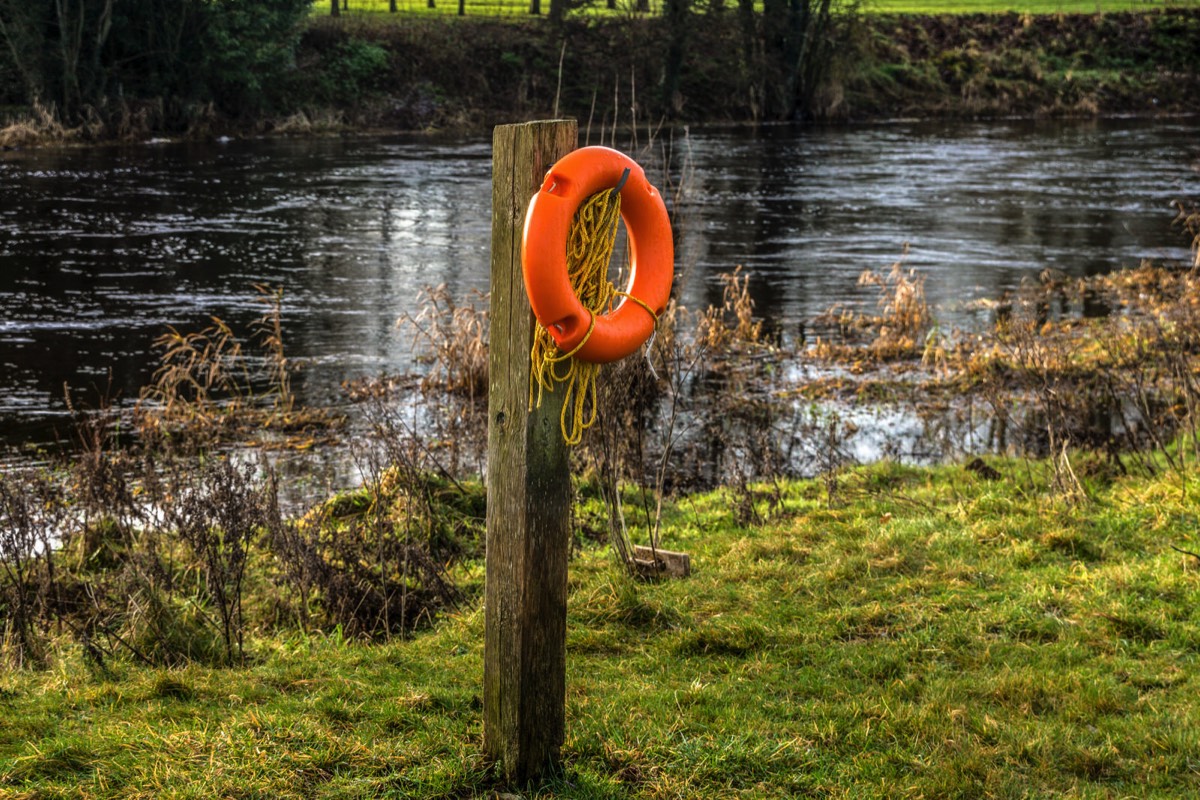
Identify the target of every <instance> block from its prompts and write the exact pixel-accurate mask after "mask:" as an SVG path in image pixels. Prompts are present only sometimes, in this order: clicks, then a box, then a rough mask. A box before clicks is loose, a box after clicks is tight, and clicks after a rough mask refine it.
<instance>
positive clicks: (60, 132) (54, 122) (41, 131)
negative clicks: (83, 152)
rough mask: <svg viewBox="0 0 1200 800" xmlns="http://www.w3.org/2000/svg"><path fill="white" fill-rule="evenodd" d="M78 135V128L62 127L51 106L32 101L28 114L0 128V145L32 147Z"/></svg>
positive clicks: (60, 141)
mask: <svg viewBox="0 0 1200 800" xmlns="http://www.w3.org/2000/svg"><path fill="white" fill-rule="evenodd" d="M78 136H79V130H78V129H75V128H67V127H64V126H63V124H62V123H61V122H59V120H58V114H57V113H56V112H55V110H54V108H53V107H46V106H43V105H42V104H41V103H34V105H33V108H32V109H31V111H30V114H29V116H27V117H25V118H24V119H19V120H17V121H16V122H13V123H11V124H10V125H7V126H5V127H3V128H0V147H3V148H14V147H32V146H35V145H44V144H62V143H63V142H69V141H72V140H74V139H76V138H78Z"/></svg>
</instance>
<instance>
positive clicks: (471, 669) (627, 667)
mask: <svg viewBox="0 0 1200 800" xmlns="http://www.w3.org/2000/svg"><path fill="white" fill-rule="evenodd" d="M990 466H991V467H992V468H993V469H995V470H996V472H995V473H991V472H986V471H983V470H979V469H975V470H965V469H963V468H962V467H945V468H939V469H931V470H925V469H914V468H906V467H901V466H896V465H894V464H881V465H877V466H875V467H871V468H860V469H856V470H852V471H848V472H845V473H843V474H841V475H840V476H839V478H838V480H837V482H836V490H835V492H834V494H833V496H832V497H831V496H830V495H829V494H828V491H829V488H830V486H829V485H828V484H817V483H813V482H803V481H801V482H791V483H787V484H786V485H785V486H784V487H783V503H782V505H781V506H779V507H777V508H776V509H775V510H774V511H773V512H771V514H770V516H769V518H768V520H767V521H766V522H765V523H763V524H762V525H760V526H757V527H745V526H743V525H740V524H738V523H737V522H736V521H735V519H734V515H733V513H732V511H731V507H732V505H733V503H732V501H731V499H730V498H729V496H727V495H726V494H724V493H723V492H720V491H719V492H716V493H711V494H702V495H696V496H690V497H684V498H681V499H679V500H677V501H676V502H674V503H672V504H671V505H670V507H669V508H668V511H667V515H666V528H665V531H666V534H665V536H666V538H665V541H664V544H665V545H667V546H670V547H674V548H678V549H683V550H687V551H689V552H690V553H691V554H692V557H693V559H694V564H695V572H694V574H693V576H692V577H691V578H689V579H686V580H677V581H667V582H663V583H656V584H655V583H651V584H644V583H643V584H638V583H633V582H631V581H630V580H629V579H627V578H626V577H624V576H623V574H622V573H621V571H620V570H619V569H618V567H617V566H616V564H615V563H614V561H613V557H612V555H611V553H610V552H609V550H608V549H607V548H606V547H601V546H596V545H584V546H583V547H582V548H581V549H580V551H579V552H578V554H577V556H576V557H575V558H574V560H573V562H572V564H571V567H570V600H569V622H568V673H569V675H568V707H567V720H568V730H567V742H566V747H565V752H564V772H563V773H562V775H561V776H560V777H558V778H557V779H555V780H552V781H551V782H550V783H549V784H547V785H546V786H544V787H542V788H540V789H538V790H536V791H530V792H528V793H527V794H526V795H525V796H538V797H578V798H583V797H604V798H618V797H681V796H682V797H732V796H738V797H762V798H771V797H782V796H802V795H805V796H806V795H810V794H811V795H814V796H829V797H854V798H863V797H985V796H986V797H1029V796H1052V795H1053V796H1059V795H1061V796H1069V797H1097V798H1099V797H1124V796H1138V797H1182V796H1187V795H1188V794H1189V793H1190V792H1192V791H1194V789H1195V786H1196V785H1197V782H1198V781H1200V766H1198V765H1197V762H1196V755H1195V754H1196V753H1197V752H1200V706H1198V704H1197V700H1196V696H1197V686H1196V676H1195V674H1194V670H1193V669H1192V666H1193V665H1194V663H1195V661H1196V657H1197V652H1198V651H1200V610H1198V609H1200V560H1198V559H1197V558H1196V557H1194V556H1191V555H1185V554H1182V553H1180V552H1177V551H1175V550H1174V549H1172V546H1177V547H1180V548H1182V549H1185V550H1192V551H1196V550H1200V542H1198V541H1197V539H1196V537H1197V534H1196V530H1197V522H1198V519H1197V515H1196V505H1195V498H1196V490H1197V485H1196V483H1195V478H1194V476H1189V478H1188V479H1187V480H1186V481H1183V480H1182V479H1181V478H1180V476H1179V475H1178V474H1177V473H1174V472H1172V471H1169V470H1168V471H1165V472H1164V473H1162V474H1161V475H1160V476H1159V477H1157V478H1117V479H1110V478H1106V477H1104V475H1105V474H1106V473H1105V471H1104V470H1096V471H1094V473H1089V464H1088V462H1086V460H1085V461H1083V462H1079V463H1077V464H1076V470H1077V471H1078V472H1080V473H1081V474H1082V475H1084V476H1085V477H1083V478H1082V481H1083V484H1084V486H1085V488H1086V495H1087V499H1082V498H1080V497H1073V496H1068V495H1064V494H1063V493H1062V492H1061V491H1059V490H1058V489H1056V488H1055V480H1054V475H1055V472H1056V471H1055V469H1054V468H1053V466H1052V465H1051V464H1049V463H1046V462H1037V461H1004V460H997V461H992V462H991V463H990ZM1089 474H1092V475H1093V476H1092V477H1087V476H1088V475H1089ZM585 496H586V492H585ZM629 505H630V507H631V508H633V507H635V505H636V504H634V503H630V504H629ZM598 512H599V509H598V507H597V506H596V505H595V503H594V502H592V501H585V502H584V505H583V507H582V510H581V515H582V518H583V519H585V520H586V519H587V518H588V517H589V516H590V515H592V514H596V513H598ZM634 513H636V512H634ZM763 513H764V514H765V513H767V512H766V509H765V508H764V509H763ZM463 569H464V573H463V575H462V577H463V579H464V580H465V581H466V582H467V583H468V584H470V583H476V584H477V583H478V582H479V581H480V580H481V578H482V576H481V574H480V567H479V565H478V562H468V563H467V565H466V566H465V567H464V568H463ZM482 625H483V615H482V611H481V610H480V609H478V608H471V609H466V610H463V611H460V612H459V613H457V614H455V615H451V616H450V617H448V618H447V619H445V620H444V621H443V622H442V623H440V624H439V625H438V626H437V627H436V628H435V629H433V630H429V631H426V632H424V633H420V634H417V635H416V636H415V637H414V638H412V639H411V640H408V641H402V640H393V641H391V642H390V643H381V644H374V645H365V644H360V643H354V642H347V641H343V640H341V639H339V638H338V637H336V636H334V637H330V636H320V635H313V636H304V635H300V634H296V635H293V636H290V637H286V638H278V637H267V638H261V639H257V640H254V641H252V643H251V646H250V650H251V653H252V663H251V665H250V666H247V667H245V668H235V669H219V668H208V667H201V666H196V665H191V666H186V667H183V668H180V669H172V670H168V669H161V668H146V667H140V666H135V665H133V664H129V663H123V664H119V665H116V666H115V668H114V669H113V671H111V672H109V673H107V674H103V675H101V674H93V675H92V676H91V677H85V676H86V675H87V671H86V669H85V666H84V664H83V663H82V662H81V656H80V655H79V654H78V652H76V651H75V650H73V649H67V650H65V651H63V652H61V653H59V654H57V658H56V661H55V664H56V665H55V666H53V667H51V668H50V669H47V670H45V671H21V672H8V673H4V674H3V675H2V676H0V723H2V724H0V793H3V794H4V795H5V796H8V797H29V798H33V797H162V796H179V797H202V796H204V797H207V796H238V797H250V796H266V795H271V796H275V797H279V798H289V797H360V796H394V797H473V796H488V793H489V792H491V791H493V790H496V789H504V788H505V787H502V786H497V785H496V784H495V783H494V779H493V777H492V772H491V771H490V769H489V768H488V766H487V765H486V764H485V763H483V761H482V760H481V757H480V750H481V748H480V735H481V725H482V721H481V711H480V705H479V694H480V681H481V673H482V646H483V645H482V640H483V636H482Z"/></svg>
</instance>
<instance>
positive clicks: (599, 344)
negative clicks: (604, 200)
mask: <svg viewBox="0 0 1200 800" xmlns="http://www.w3.org/2000/svg"><path fill="white" fill-rule="evenodd" d="M626 170H629V177H628V178H627V179H626V180H625V183H624V185H623V186H622V187H621V218H622V219H623V220H624V221H625V230H626V232H627V234H628V236H629V251H630V256H629V260H630V279H629V285H628V286H627V287H626V288H625V293H626V294H628V295H629V296H630V297H629V298H626V299H625V300H626V301H625V302H622V303H621V304H620V305H618V306H617V307H616V308H614V309H613V310H612V311H611V312H609V313H607V314H600V315H597V316H596V318H595V326H594V327H593V326H592V312H590V311H589V310H588V309H586V308H585V307H584V306H583V304H582V303H580V302H579V298H578V297H577V296H576V294H575V291H574V290H573V289H572V288H571V281H570V279H569V278H568V276H567V264H566V259H567V231H568V229H569V228H570V225H571V219H572V218H573V217H574V216H575V212H576V211H577V210H578V209H579V206H580V205H581V204H582V203H583V201H584V200H586V199H587V198H589V197H591V196H592V195H593V194H595V193H596V192H599V191H602V190H604V189H612V188H614V187H616V186H617V185H618V184H619V183H620V181H621V178H622V176H623V175H624V174H625V171H626ZM521 267H522V272H523V274H524V276H525V290H526V292H527V293H528V294H529V304H530V305H531V306H533V313H534V315H535V316H536V317H537V320H538V322H539V323H541V325H542V327H544V328H545V329H546V330H547V331H549V332H550V336H551V337H553V339H554V342H555V344H557V345H558V348H559V350H561V351H563V352H564V353H569V352H571V351H572V350H575V349H576V348H579V349H578V351H577V352H575V357H576V358H578V359H580V360H582V361H590V362H592V363H594V364H604V363H607V362H609V361H616V360H618V359H621V358H624V357H625V356H627V355H629V354H630V353H633V352H634V351H636V350H637V349H638V348H639V347H641V346H642V343H643V342H645V341H646V340H647V339H649V338H650V335H651V334H652V333H653V332H654V325H655V321H656V319H657V317H658V316H660V315H661V314H662V313H663V311H665V310H666V306H667V300H668V299H670V296H671V282H672V280H673V279H674V277H675V245H674V243H673V242H672V240H671V220H670V218H669V217H668V216H667V207H666V206H665V205H664V204H663V200H662V197H661V196H660V195H659V193H658V191H657V190H656V189H655V188H654V187H653V186H651V185H650V182H649V181H647V180H646V173H645V171H644V170H643V169H642V168H641V167H640V166H638V164H637V162H635V161H634V160H633V159H631V158H629V156H627V155H625V154H624V153H620V152H618V151H616V150H613V149H611V148H608V147H583V148H580V149H579V150H575V151H573V152H571V153H568V154H567V155H565V156H563V157H562V158H561V159H559V160H558V162H557V163H555V165H554V166H553V167H551V168H550V171H549V172H548V173H547V174H546V180H544V181H543V182H542V188H541V189H540V190H539V191H538V193H537V194H536V195H534V196H533V199H532V200H530V201H529V210H528V211H527V212H526V214H525V233H524V236H523V237H522V241H521ZM630 298H636V299H637V300H639V301H641V302H640V303H639V302H629V300H630ZM642 303H644V304H645V306H642ZM651 310H652V311H653V312H654V316H653V317H652V316H651V315H650V314H649V313H648V312H649V311H651ZM589 329H590V330H591V335H588V331H589ZM585 338H586V339H587V341H584V339H585ZM581 343H582V346H581Z"/></svg>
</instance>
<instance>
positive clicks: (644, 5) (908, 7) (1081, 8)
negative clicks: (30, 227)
mask: <svg viewBox="0 0 1200 800" xmlns="http://www.w3.org/2000/svg"><path fill="white" fill-rule="evenodd" d="M851 1H852V2H853V4H854V5H855V7H857V8H858V9H859V10H861V11H865V12H867V13H891V14H969V13H1005V12H1016V13H1022V14H1023V13H1029V14H1103V13H1110V12H1117V11H1152V10H1155V9H1171V8H1183V9H1187V8H1191V9H1195V8H1200V0H851ZM333 2H334V0H316V2H314V4H313V14H314V15H318V16H329V15H331V14H332V3H333ZM664 2H665V0H591V1H590V2H585V3H584V4H583V5H576V3H575V2H572V3H571V6H572V8H571V10H570V12H569V13H570V14H571V15H572V16H580V15H587V16H598V17H605V16H609V17H622V16H624V17H633V16H653V15H656V14H662V13H663V4H664ZM337 3H338V13H339V14H340V15H348V16H367V15H371V16H376V15H388V14H392V13H395V14H397V15H408V16H413V15H416V16H472V17H505V18H510V19H518V18H526V19H537V18H538V17H547V16H549V13H550V0H337ZM836 4H837V3H835V5H836ZM738 5H739V2H738V0H691V7H692V9H693V10H694V11H698V12H701V13H703V12H711V11H717V10H720V9H728V10H736V9H737V7H738ZM754 9H755V11H761V10H762V0H754Z"/></svg>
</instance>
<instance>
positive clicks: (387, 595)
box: [272, 404, 485, 638]
mask: <svg viewBox="0 0 1200 800" xmlns="http://www.w3.org/2000/svg"><path fill="white" fill-rule="evenodd" d="M373 414H374V418H373V421H372V425H371V430H372V433H371V436H370V437H369V440H364V441H362V442H360V443H359V444H358V446H357V456H356V457H357V459H358V461H359V466H360V470H361V471H362V472H363V474H364V477H365V480H364V483H363V486H362V487H361V488H360V489H357V490H355V491H352V492H348V493H345V494H342V495H339V496H338V497H335V498H333V499H332V500H330V501H328V502H325V503H323V504H321V505H319V506H317V507H316V508H314V509H313V510H312V511H310V512H309V513H308V514H307V515H305V517H304V518H303V519H300V520H298V521H296V522H295V523H291V524H288V525H285V526H283V527H282V528H281V529H280V530H279V531H278V532H277V533H276V535H275V536H274V537H273V539H272V542H273V548H274V552H275V554H276V557H277V559H278V561H279V563H280V564H281V565H282V568H283V578H284V580H285V581H286V582H287V583H289V584H290V585H291V587H292V589H293V591H292V594H293V597H295V598H296V599H297V601H298V602H299V604H300V605H299V606H298V607H297V608H296V610H295V613H296V616H297V618H298V619H299V620H300V621H301V623H302V624H304V625H317V626H319V627H323V628H339V629H340V630H342V632H343V633H345V634H346V635H349V636H365V637H372V638H378V637H384V638H386V637H390V636H392V635H394V634H399V635H407V634H408V633H410V632H412V631H413V630H416V629H417V628H419V627H422V626H424V625H428V624H429V623H431V622H432V621H433V619H434V618H435V616H436V614H437V613H438V612H439V611H440V610H442V609H444V608H448V607H453V606H454V605H456V604H457V603H458V602H459V601H460V600H461V593H460V591H459V589H458V587H457V586H456V584H455V582H454V580H453V579H452V578H451V576H450V574H449V568H450V566H451V565H453V564H454V563H455V562H456V561H457V560H458V559H459V558H462V557H463V556H464V555H467V554H469V553H472V552H475V550H474V548H475V547H476V546H477V544H476V543H477V542H478V541H479V539H480V533H481V531H482V526H483V517H484V514H485V510H484V503H485V498H484V495H483V490H482V488H481V487H479V486H478V484H471V485H464V484H462V483H459V482H458V481H457V480H455V479H454V478H453V476H452V475H451V474H450V472H449V471H448V470H447V469H445V467H443V466H442V465H441V464H440V463H439V462H438V461H437V459H436V457H435V454H434V453H433V451H431V450H430V449H429V448H428V447H427V445H426V442H425V441H424V440H423V438H422V437H420V436H418V435H416V433H415V432H414V430H413V428H412V427H410V426H409V425H408V424H407V423H405V422H404V420H402V419H401V418H400V417H399V415H398V413H397V412H395V411H389V410H385V409H384V408H383V407H382V405H381V404H380V405H377V406H375V407H374V409H373Z"/></svg>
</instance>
